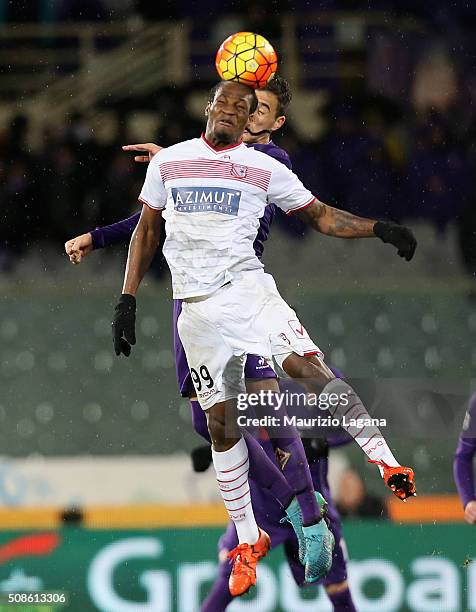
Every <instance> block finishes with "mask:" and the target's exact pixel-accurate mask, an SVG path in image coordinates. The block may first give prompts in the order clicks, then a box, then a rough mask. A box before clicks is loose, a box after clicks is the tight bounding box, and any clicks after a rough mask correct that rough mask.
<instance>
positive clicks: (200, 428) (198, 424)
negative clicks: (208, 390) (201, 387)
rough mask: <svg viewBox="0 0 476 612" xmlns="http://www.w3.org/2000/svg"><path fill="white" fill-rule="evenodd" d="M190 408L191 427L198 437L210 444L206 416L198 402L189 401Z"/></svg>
mask: <svg viewBox="0 0 476 612" xmlns="http://www.w3.org/2000/svg"><path fill="white" fill-rule="evenodd" d="M190 408H191V409H192V425H193V428H194V429H195V431H196V432H197V433H198V435H199V436H202V438H205V440H206V441H207V442H210V444H211V443H212V440H211V438H210V434H209V433H208V424H207V416H206V414H205V412H204V411H203V409H202V407H201V406H200V402H199V401H198V400H190Z"/></svg>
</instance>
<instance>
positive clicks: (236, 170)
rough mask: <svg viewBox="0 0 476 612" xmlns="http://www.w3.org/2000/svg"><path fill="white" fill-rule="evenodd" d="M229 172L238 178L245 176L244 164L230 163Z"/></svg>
mask: <svg viewBox="0 0 476 612" xmlns="http://www.w3.org/2000/svg"><path fill="white" fill-rule="evenodd" d="M231 173H232V174H233V175H234V176H237V177H238V178H245V176H246V166H242V165H241V164H232V165H231Z"/></svg>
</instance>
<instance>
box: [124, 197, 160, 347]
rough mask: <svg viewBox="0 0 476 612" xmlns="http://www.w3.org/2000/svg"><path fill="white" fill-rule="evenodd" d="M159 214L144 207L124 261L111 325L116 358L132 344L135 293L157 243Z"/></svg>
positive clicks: (133, 338)
mask: <svg viewBox="0 0 476 612" xmlns="http://www.w3.org/2000/svg"><path fill="white" fill-rule="evenodd" d="M161 225H162V211H161V210H156V209H153V208H150V207H149V206H146V205H144V206H143V207H142V213H141V216H140V219H139V223H138V224H137V227H136V229H135V230H134V233H133V234H132V238H131V242H130V245H129V254H128V257H127V263H126V271H125V275H124V284H123V287H122V295H121V297H120V298H119V302H118V304H117V305H116V308H115V311H114V318H113V321H112V337H113V342H114V350H115V352H116V355H120V354H121V353H122V354H124V355H125V356H126V357H128V356H129V355H130V353H131V346H132V345H133V344H135V343H136V336H135V321H136V298H135V295H136V292H137V289H138V288H139V285H140V283H141V281H142V279H143V278H144V275H145V273H146V272H147V270H148V269H149V267H150V264H151V262H152V258H153V257H154V254H155V251H156V249H157V246H158V244H159V242H160V233H161Z"/></svg>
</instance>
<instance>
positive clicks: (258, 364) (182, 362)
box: [173, 300, 276, 397]
mask: <svg viewBox="0 0 476 612" xmlns="http://www.w3.org/2000/svg"><path fill="white" fill-rule="evenodd" d="M181 312H182V300H174V309H173V335H174V351H175V372H176V374H177V382H178V386H179V391H180V394H181V395H182V397H190V396H191V395H194V394H195V389H194V386H193V381H192V377H191V376H190V370H189V368H188V363H187V356H186V355H185V350H184V348H183V345H182V342H181V341H180V336H179V334H178V331H177V321H178V318H179V316H180V313H181ZM245 378H250V379H255V380H256V379H265V378H276V374H275V372H274V370H273V368H272V367H271V366H270V365H269V364H268V363H267V362H266V360H264V359H263V358H262V357H259V356H257V355H248V357H247V358H246V364H245Z"/></svg>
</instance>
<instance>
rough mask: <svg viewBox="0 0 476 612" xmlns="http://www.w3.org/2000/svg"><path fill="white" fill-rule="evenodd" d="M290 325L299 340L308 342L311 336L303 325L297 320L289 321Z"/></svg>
mask: <svg viewBox="0 0 476 612" xmlns="http://www.w3.org/2000/svg"><path fill="white" fill-rule="evenodd" d="M288 325H289V327H290V328H291V329H292V330H293V332H294V335H295V336H296V338H299V340H307V339H308V338H309V334H308V333H307V331H306V330H305V328H304V326H303V324H302V323H301V322H300V321H298V320H297V319H292V320H291V321H288Z"/></svg>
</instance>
